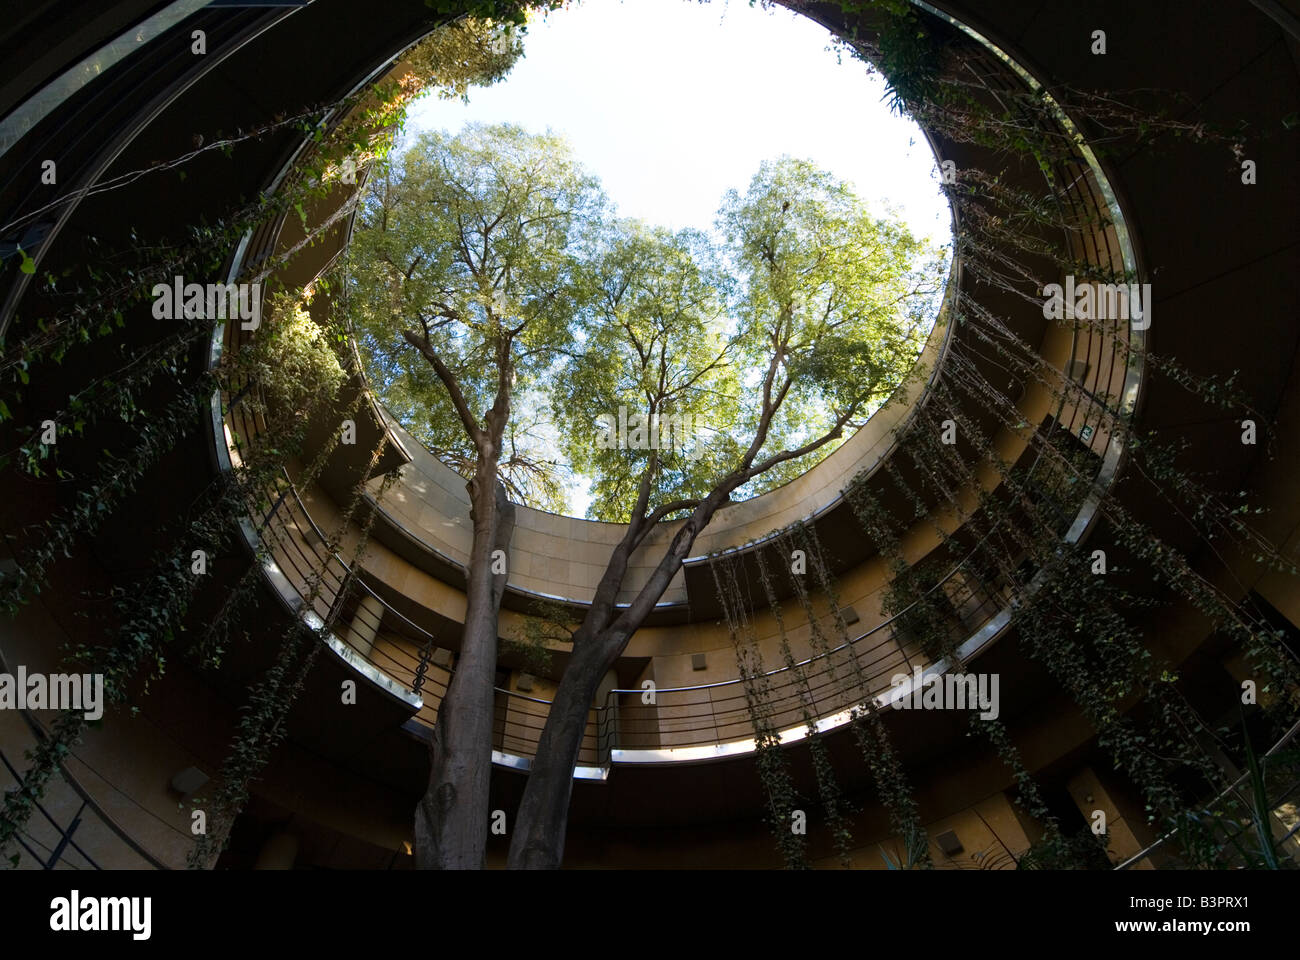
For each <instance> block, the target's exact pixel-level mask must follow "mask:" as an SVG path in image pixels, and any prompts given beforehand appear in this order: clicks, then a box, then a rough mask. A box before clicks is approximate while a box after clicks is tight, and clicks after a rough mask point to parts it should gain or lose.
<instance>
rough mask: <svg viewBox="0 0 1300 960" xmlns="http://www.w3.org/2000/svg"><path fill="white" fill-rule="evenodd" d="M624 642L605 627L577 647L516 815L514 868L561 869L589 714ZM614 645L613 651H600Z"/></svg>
mask: <svg viewBox="0 0 1300 960" xmlns="http://www.w3.org/2000/svg"><path fill="white" fill-rule="evenodd" d="M624 645H625V644H623V643H618V642H617V641H616V640H615V639H614V638H612V637H610V636H609V635H608V634H607V633H606V634H600V635H598V636H595V637H592V638H591V642H590V643H589V644H588V645H586V647H585V648H584V650H583V651H578V650H576V649H575V650H574V656H573V659H572V660H570V661H569V665H568V666H567V667H566V668H565V670H564V675H563V676H562V677H561V678H560V686H559V688H558V689H557V690H556V691H555V699H554V701H553V702H552V703H551V711H550V714H549V715H548V716H547V718H546V725H545V726H544V727H543V728H542V736H541V739H539V740H538V742H537V755H536V757H535V758H534V760H533V766H532V769H531V770H530V771H529V773H528V784H527V786H526V787H525V788H524V796H523V799H522V800H521V801H520V803H519V811H518V813H517V814H516V815H515V833H514V836H513V837H512V838H511V841H510V856H509V859H508V860H507V861H506V865H507V866H508V867H509V868H510V869H512V870H556V869H559V866H560V861H561V859H562V857H563V856H564V836H565V830H566V828H567V826H568V822H569V797H570V795H571V794H572V793H573V768H574V767H575V766H577V763H578V753H579V751H580V750H581V749H582V738H583V735H584V734H585V733H586V731H587V714H588V712H589V711H590V710H591V706H592V699H593V698H594V697H595V696H596V690H597V688H598V687H599V686H600V681H601V678H602V677H604V676H605V673H606V672H607V671H608V670H609V668H610V666H611V665H612V664H613V662H614V661H615V660H616V659H618V654H619V653H620V652H621V651H622V649H623V647H624ZM611 648H613V653H612V655H606V656H602V655H601V653H602V651H605V652H606V653H608V651H609V650H610V649H611Z"/></svg>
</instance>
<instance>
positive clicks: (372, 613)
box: [345, 593, 384, 660]
mask: <svg viewBox="0 0 1300 960" xmlns="http://www.w3.org/2000/svg"><path fill="white" fill-rule="evenodd" d="M383 618H384V605H383V603H381V602H380V600H379V598H378V597H375V596H372V595H371V594H368V593H367V594H366V595H365V596H364V597H362V598H361V602H360V603H359V604H357V612H356V614H355V615H353V617H352V623H351V624H350V625H349V626H348V635H347V637H346V638H345V642H346V643H347V645H348V646H349V647H351V648H352V649H353V650H355V651H356V652H357V653H359V654H361V656H363V657H365V658H366V659H367V660H368V659H370V651H371V649H372V648H373V647H374V645H375V634H377V633H378V632H379V624H380V623H381V622H382V621H383Z"/></svg>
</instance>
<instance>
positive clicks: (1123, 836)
mask: <svg viewBox="0 0 1300 960" xmlns="http://www.w3.org/2000/svg"><path fill="white" fill-rule="evenodd" d="M1066 790H1068V791H1069V793H1070V796H1071V797H1072V798H1073V799H1074V802H1075V804H1076V805H1077V806H1078V807H1079V811H1080V812H1081V813H1082V814H1083V817H1084V819H1085V820H1087V821H1088V824H1089V826H1091V824H1092V823H1093V815H1094V811H1096V810H1101V811H1102V812H1103V813H1104V814H1105V815H1106V835H1107V836H1108V837H1109V839H1110V844H1109V846H1108V847H1107V850H1106V855H1107V856H1108V857H1110V860H1111V863H1123V862H1124V861H1125V860H1127V859H1128V858H1129V857H1131V856H1133V855H1134V854H1135V853H1139V852H1141V851H1142V850H1143V849H1144V848H1145V847H1146V846H1147V844H1145V843H1143V842H1142V841H1141V839H1139V835H1138V834H1137V833H1135V832H1134V825H1135V822H1136V824H1137V828H1138V830H1140V831H1141V833H1142V835H1145V834H1146V832H1147V831H1146V830H1145V829H1143V825H1142V824H1141V813H1140V811H1137V810H1135V809H1134V810H1129V809H1126V808H1127V807H1128V804H1127V803H1125V802H1124V801H1123V800H1122V799H1120V798H1118V797H1116V796H1114V795H1113V794H1112V793H1111V792H1110V791H1109V790H1107V789H1106V788H1105V787H1104V786H1103V785H1102V783H1101V780H1099V779H1098V777H1097V774H1096V773H1095V772H1094V771H1093V769H1092V767H1084V768H1083V769H1082V770H1080V771H1078V772H1077V773H1076V774H1075V775H1074V776H1072V777H1071V778H1070V781H1069V783H1067V784H1066ZM1126 814H1127V816H1126ZM1130 869H1133V870H1154V869H1155V866H1154V865H1153V864H1152V863H1151V858H1150V857H1144V858H1143V859H1141V860H1139V861H1138V862H1137V863H1135V864H1133V866H1132V867H1131V868H1130Z"/></svg>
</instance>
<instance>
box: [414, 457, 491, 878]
mask: <svg viewBox="0 0 1300 960" xmlns="http://www.w3.org/2000/svg"><path fill="white" fill-rule="evenodd" d="M468 487H469V491H470V504H471V506H470V518H471V520H472V521H473V524H474V546H473V548H472V550H471V553H470V562H469V573H468V579H469V582H468V584H467V588H466V594H467V608H466V611H465V626H464V632H463V633H462V635H461V645H460V658H459V659H458V661H457V663H456V671H455V673H454V674H453V676H452V681H451V685H450V686H449V687H448V689H447V695H446V696H445V697H444V698H443V700H442V703H441V705H440V706H439V707H438V719H437V722H436V723H435V724H434V728H433V743H432V744H431V746H430V747H429V764H430V771H429V786H428V789H427V790H426V791H425V794H424V797H423V798H422V799H421V800H420V803H419V805H418V806H417V807H416V810H415V857H416V865H417V866H418V867H419V868H420V869H422V870H481V869H482V868H483V857H484V851H485V848H486V846H487V832H488V787H489V783H490V781H491V774H492V759H491V758H492V715H493V706H494V702H495V695H494V692H493V686H494V684H495V680H496V665H497V615H498V610H499V608H500V605H501V595H502V593H504V591H505V583H506V577H507V574H505V573H497V574H494V573H493V572H492V566H493V564H492V554H493V553H494V552H495V551H497V550H502V551H506V550H507V548H508V546H509V543H510V537H511V534H512V533H513V532H514V514H515V508H514V505H513V504H512V503H510V501H509V500H508V499H507V498H506V492H505V488H504V487H503V486H502V485H501V484H500V482H498V481H497V479H496V475H495V471H493V472H492V478H491V482H490V483H484V482H482V481H481V480H480V479H479V478H475V479H474V480H472V481H470V483H469V484H468Z"/></svg>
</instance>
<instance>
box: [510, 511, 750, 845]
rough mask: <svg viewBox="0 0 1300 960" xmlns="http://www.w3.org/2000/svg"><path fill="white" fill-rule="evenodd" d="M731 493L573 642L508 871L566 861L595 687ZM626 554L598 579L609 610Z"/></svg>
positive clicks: (597, 608)
mask: <svg viewBox="0 0 1300 960" xmlns="http://www.w3.org/2000/svg"><path fill="white" fill-rule="evenodd" d="M733 488H734V485H733V486H732V487H720V488H719V489H717V490H714V492H713V493H712V494H710V495H709V496H708V497H707V498H706V499H705V500H704V502H702V503H701V504H700V506H699V507H697V508H696V511H695V513H694V514H693V515H692V517H691V518H690V519H689V520H688V521H687V522H686V523H685V524H683V525H682V527H681V529H679V530H678V531H677V535H676V536H675V537H674V538H673V541H672V543H671V544H670V545H669V547H668V549H667V551H665V553H664V555H663V557H662V558H660V560H659V563H658V565H657V566H656V568H655V570H654V572H653V573H652V574H651V576H650V579H649V581H648V582H647V583H646V585H645V586H644V587H643V588H642V589H641V591H640V593H638V594H637V598H636V600H635V601H634V602H633V604H632V606H631V607H629V608H628V609H627V610H626V611H625V612H624V613H623V614H621V615H620V616H618V617H617V618H615V619H614V621H613V622H612V623H608V624H604V623H600V624H599V628H598V629H597V630H596V632H595V633H594V635H590V636H589V635H588V634H587V630H588V629H590V628H592V627H596V626H597V624H593V623H592V622H591V620H592V618H593V616H595V617H600V618H602V620H603V618H604V617H605V616H606V615H607V611H606V610H605V609H604V608H603V604H593V605H592V608H591V610H589V611H588V614H587V620H586V621H585V622H584V623H583V625H582V627H580V628H579V630H578V633H577V634H576V635H575V637H574V644H573V659H571V660H570V661H569V664H568V666H567V667H565V669H564V675H563V676H562V677H561V678H560V686H559V689H558V690H556V692H555V700H554V702H553V703H552V704H551V712H550V714H549V715H548V716H547V718H546V725H545V726H544V727H543V728H542V736H541V738H540V739H539V740H538V742H537V755H536V756H535V757H534V758H533V765H532V769H531V770H529V773H528V783H527V784H526V785H525V787H524V796H523V799H522V800H521V801H520V803H519V812H518V814H517V815H516V816H515V832H514V836H513V837H512V838H511V841H510V855H509V858H508V860H507V861H506V863H507V866H509V867H510V868H512V869H525V870H527V869H532V870H554V869H558V868H559V866H560V862H561V860H562V859H563V857H564V836H565V831H566V828H567V826H568V821H569V797H570V796H571V794H572V793H573V768H574V767H575V766H576V765H577V762H578V751H579V750H581V748H582V736H583V733H584V732H585V731H586V727H587V711H588V710H590V709H591V706H592V702H591V701H592V698H593V697H594V696H595V695H596V690H597V688H598V687H599V686H600V681H601V678H602V677H604V676H605V673H606V671H608V670H609V669H610V667H612V666H613V665H614V662H615V661H616V660H618V658H619V657H620V656H622V654H623V651H624V650H625V649H626V648H627V643H628V641H629V640H630V639H631V638H632V634H634V633H635V632H636V630H637V628H638V627H639V626H640V625H641V623H642V621H644V620H645V617H646V615H647V614H648V613H649V611H650V610H651V609H653V607H654V605H655V604H656V603H658V602H659V599H660V598H661V597H662V596H663V594H664V591H665V590H667V589H668V583H669V582H670V581H671V580H672V578H673V577H674V576H675V575H676V573H677V571H678V570H680V569H681V566H682V560H683V559H685V557H686V555H687V553H689V552H690V549H691V546H692V545H693V544H694V543H695V538H696V536H697V535H698V533H699V531H700V530H702V529H704V527H705V526H707V525H708V522H709V520H710V518H712V516H713V513H714V511H715V510H717V508H718V504H719V503H721V502H722V500H723V499H724V498H725V497H726V496H727V494H728V493H729V492H730V490H731V489H733ZM629 554H630V550H625V549H623V548H622V547H620V548H618V549H616V550H615V552H614V554H613V556H612V557H611V558H610V565H609V566H608V567H607V568H606V571H605V576H604V577H602V579H601V588H600V589H601V592H604V591H605V590H607V589H608V590H609V593H608V597H607V598H606V599H607V600H608V601H609V609H613V597H614V591H616V590H617V586H618V584H619V583H621V582H622V579H623V573H624V571H626V569H627V561H628V558H629Z"/></svg>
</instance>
